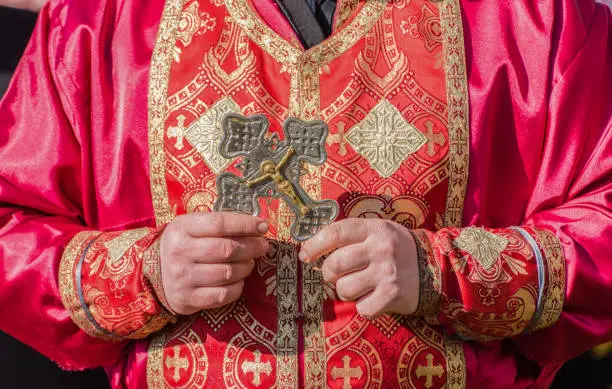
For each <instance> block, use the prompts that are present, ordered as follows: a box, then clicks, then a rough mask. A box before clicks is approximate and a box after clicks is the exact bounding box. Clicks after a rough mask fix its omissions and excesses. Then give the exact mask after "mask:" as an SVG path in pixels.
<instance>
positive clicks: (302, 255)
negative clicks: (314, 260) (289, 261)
mask: <svg viewBox="0 0 612 389" xmlns="http://www.w3.org/2000/svg"><path fill="white" fill-rule="evenodd" d="M298 258H299V259H300V261H303V262H306V261H307V260H308V254H306V252H305V251H304V249H302V250H300V253H299V254H298Z"/></svg>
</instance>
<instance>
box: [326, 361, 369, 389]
mask: <svg viewBox="0 0 612 389" xmlns="http://www.w3.org/2000/svg"><path fill="white" fill-rule="evenodd" d="M361 376H363V370H361V367H359V366H357V367H351V357H349V356H348V355H345V356H343V357H342V367H337V366H334V367H332V369H331V377H332V378H333V379H334V380H338V379H342V389H351V387H352V386H351V379H357V380H358V379H360V378H361Z"/></svg>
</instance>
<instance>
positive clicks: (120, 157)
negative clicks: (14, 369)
mask: <svg viewBox="0 0 612 389" xmlns="http://www.w3.org/2000/svg"><path fill="white" fill-rule="evenodd" d="M611 21H612V19H611V16H610V13H609V11H608V10H607V8H604V7H602V6H596V5H595V3H594V2H592V1H582V2H580V3H579V4H577V2H573V1H561V0H559V1H555V2H539V3H537V4H535V2H529V1H514V2H511V3H507V2H484V1H482V2H473V1H469V2H468V1H465V2H459V1H458V0H444V1H441V2H437V3H433V2H428V1H417V0H412V1H395V2H388V3H387V2H383V1H370V0H367V1H362V2H354V1H341V2H340V3H339V8H338V15H337V17H336V21H335V24H336V31H335V32H334V35H332V37H331V38H330V39H329V40H328V41H326V43H324V44H322V45H320V46H318V47H316V48H314V49H313V50H309V51H308V52H307V53H306V54H304V53H302V50H301V49H300V48H299V46H298V44H297V43H296V39H295V37H294V35H293V33H292V32H291V30H290V28H289V26H288V25H287V23H286V22H285V21H284V19H283V18H282V16H281V14H280V13H279V12H278V10H276V9H274V7H272V6H271V4H270V3H268V2H265V1H263V0H262V1H254V2H252V3H250V2H248V1H246V0H228V1H225V2H223V1H216V0H215V1H206V0H197V1H187V2H184V3H183V2H182V1H176V0H168V1H167V2H166V3H165V4H163V2H161V1H149V2H142V3H138V2H136V1H125V2H118V1H115V0H105V1H101V2H98V3H96V4H94V3H88V2H78V1H77V2H74V3H72V2H69V1H67V0H58V1H52V2H51V4H49V5H48V6H47V7H45V9H44V10H43V12H42V13H41V17H40V21H39V23H38V26H37V28H36V31H35V33H34V36H33V38H32V42H31V44H30V46H29V48H28V49H27V50H26V53H25V55H24V59H23V60H22V62H21V64H20V67H19V70H18V72H17V74H16V77H15V80H14V82H13V83H12V85H11V87H10V89H9V91H8V92H7V95H6V96H5V99H4V100H3V102H2V104H1V105H0V144H1V147H0V161H1V163H0V178H1V180H0V258H1V259H2V261H1V262H0V263H1V264H2V265H1V266H2V272H0V290H2V294H1V295H0V307H1V309H2V313H3V314H2V315H0V329H2V330H3V331H6V332H7V333H9V334H11V335H13V336H14V337H16V338H17V339H19V340H21V341H23V342H25V343H27V344H29V345H30V346H32V347H34V348H36V349H37V350H39V351H40V352H42V353H43V354H45V355H47V356H49V357H50V358H51V359H53V360H55V361H56V362H57V363H59V364H60V366H62V367H64V368H67V369H81V368H87V367H92V366H105V367H106V368H107V372H108V375H109V379H110V381H111V384H112V386H113V387H116V388H121V387H124V388H144V387H147V385H148V386H149V387H153V388H157V387H204V386H205V387H213V388H214V387H249V388H250V387H257V388H263V387H274V386H276V387H279V388H280V387H283V388H285V387H297V386H303V387H325V386H329V387H354V388H365V387H367V388H370V387H372V388H375V387H380V388H395V387H402V388H434V387H435V388H443V387H447V388H461V387H469V388H476V387H495V388H504V387H507V388H528V387H546V386H547V385H548V384H549V383H550V381H551V380H552V378H553V376H554V373H555V371H556V370H557V369H558V367H559V366H560V364H561V363H562V362H563V361H565V360H567V359H569V358H570V357H572V356H574V355H576V354H578V353H580V352H582V351H584V350H586V349H588V348H590V347H592V346H594V345H596V344H598V343H602V342H604V341H607V340H610V338H611V337H612V307H610V305H609V304H603V303H602V302H605V301H607V300H608V299H609V297H610V295H611V294H612V278H611V277H610V274H611V272H612V265H611V264H610V263H609V261H608V260H607V259H608V255H607V250H606V249H607V248H608V247H609V246H610V243H611V242H612V223H610V221H611V220H612V213H611V211H610V208H611V203H612V179H611V173H610V170H611V166H612V157H611V155H612V143H611V141H610V140H611V137H612V134H611V130H612V119H611V115H612V92H611V90H612V88H610V86H611V85H612V65H611V64H612V42H610V41H609V36H610V32H611V31H612V29H611V27H610V26H611ZM228 111H236V112H242V113H243V114H251V113H264V114H266V116H268V117H269V118H270V121H271V128H270V130H271V132H276V133H278V134H279V136H281V137H282V136H283V134H282V128H281V124H282V121H283V120H284V119H286V118H287V117H289V116H297V117H301V118H303V119H314V118H320V119H323V120H325V121H326V122H328V124H329V126H330V137H329V139H328V142H327V150H328V153H329V159H328V162H327V163H326V164H325V166H323V167H322V168H319V169H317V168H315V169H309V170H308V174H307V175H305V176H304V180H303V184H304V185H305V187H306V189H307V190H308V191H309V192H310V193H311V195H313V197H317V198H332V199H335V200H337V201H338V202H339V204H340V206H341V217H383V218H389V219H392V220H395V221H397V222H399V223H401V224H403V225H405V226H406V227H407V228H410V229H412V230H413V231H414V234H415V236H416V238H417V240H418V242H419V259H418V260H419V265H420V271H421V290H420V301H419V309H418V311H417V312H416V314H415V315H413V316H410V317H400V316H383V317H381V318H379V319H377V320H373V321H369V320H365V319H363V318H361V317H359V316H358V315H357V314H356V313H355V310H354V307H353V305H352V304H345V303H340V302H338V301H337V299H336V297H335V295H334V292H333V289H332V288H330V287H329V286H328V285H324V284H322V283H321V280H320V279H319V278H318V277H319V276H318V274H317V273H316V272H314V271H313V270H312V269H311V268H309V267H308V266H302V265H300V264H299V263H298V262H297V258H296V254H297V246H296V244H295V243H294V242H292V241H291V239H290V238H289V237H288V232H287V226H288V224H289V223H290V221H291V216H290V214H288V212H287V209H286V208H284V206H283V205H282V204H280V203H278V202H277V201H272V202H269V203H268V204H265V206H264V213H263V216H264V217H266V218H268V219H270V221H271V222H272V224H273V226H275V228H274V229H273V231H272V232H271V234H270V239H271V241H272V242H273V244H274V247H276V248H277V250H276V251H273V252H272V253H271V254H270V255H269V256H268V257H266V258H262V259H260V260H258V264H257V268H256V270H255V271H254V272H253V275H252V276H251V277H250V278H249V280H248V281H247V285H246V290H245V295H244V298H243V299H242V300H241V301H239V302H238V303H236V304H232V305H230V306H228V307H225V308H223V309H219V310H214V311H210V312H202V313H201V314H200V315H196V316H194V317H189V318H184V317H183V318H176V317H175V316H174V315H173V313H172V312H171V311H169V310H168V308H167V304H165V301H164V295H163V289H162V287H161V284H160V281H159V280H160V277H159V262H158V261H159V258H158V243H159V240H158V237H159V234H160V231H161V229H162V228H163V226H164V225H165V223H167V222H169V221H170V220H171V219H172V218H173V217H174V215H176V214H180V213H184V212H195V211H208V210H209V209H210V206H211V205H212V203H213V202H214V199H215V196H216V192H215V188H214V179H215V177H216V174H218V173H219V172H221V171H225V170H229V171H235V170H233V169H235V168H234V165H235V161H228V160H223V159H221V158H219V156H218V155H217V154H215V150H216V143H215V142H216V140H217V139H218V133H215V129H216V128H218V125H217V123H218V118H219V117H220V116H222V114H223V113H225V112H228ZM389 123H392V125H389ZM390 127H391V128H392V129H393V130H390ZM511 227H516V228H511Z"/></svg>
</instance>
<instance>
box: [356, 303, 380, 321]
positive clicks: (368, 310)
mask: <svg viewBox="0 0 612 389" xmlns="http://www.w3.org/2000/svg"><path fill="white" fill-rule="evenodd" d="M356 309H357V313H358V314H360V315H361V316H363V317H366V318H370V317H375V316H376V311H375V310H374V309H372V307H370V306H368V305H365V304H357V307H356Z"/></svg>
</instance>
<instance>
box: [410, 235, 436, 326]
mask: <svg viewBox="0 0 612 389" xmlns="http://www.w3.org/2000/svg"><path fill="white" fill-rule="evenodd" d="M411 233H412V236H413V237H414V241H415V243H416V246H417V255H418V257H417V261H418V265H419V280H420V286H419V304H418V306H417V309H416V311H415V312H414V313H413V315H414V316H426V315H435V314H437V313H438V310H439V307H440V297H441V296H442V281H441V279H442V275H441V270H440V267H439V266H438V265H437V262H436V259H435V254H434V251H433V247H432V244H431V241H430V239H429V237H428V236H427V231H425V230H413V231H411Z"/></svg>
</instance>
